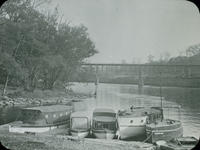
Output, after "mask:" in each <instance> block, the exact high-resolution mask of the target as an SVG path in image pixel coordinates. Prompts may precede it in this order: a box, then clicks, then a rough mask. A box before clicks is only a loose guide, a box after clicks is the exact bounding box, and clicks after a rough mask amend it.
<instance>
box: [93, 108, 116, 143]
mask: <svg viewBox="0 0 200 150" xmlns="http://www.w3.org/2000/svg"><path fill="white" fill-rule="evenodd" d="M117 128H118V126H117V113H116V112H115V111H114V110H113V109H109V108H97V109H95V110H94V111H93V116H92V134H93V135H94V136H95V137H96V138H99V139H113V138H114V137H115V134H116V131H117Z"/></svg>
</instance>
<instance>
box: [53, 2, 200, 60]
mask: <svg viewBox="0 0 200 150" xmlns="http://www.w3.org/2000/svg"><path fill="white" fill-rule="evenodd" d="M56 5H58V9H59V12H60V13H61V14H62V15H63V18H64V19H66V20H68V21H70V22H71V25H80V24H83V25H85V26H86V27H87V28H88V32H89V34H90V37H91V39H92V40H93V41H94V43H95V45H96V48H97V50H98V51H99V54H96V55H95V56H93V57H91V58H90V59H89V60H88V61H89V62H93V63H121V61H122V60H125V61H126V62H128V63H132V62H133V61H135V62H140V63H142V62H145V61H146V60H147V56H148V55H150V54H151V55H154V56H156V58H159V57H160V55H161V54H163V53H166V52H168V53H170V54H171V56H176V55H178V54H180V52H181V51H184V50H185V49H186V48H187V47H188V46H190V45H193V44H198V43H200V14H199V13H198V9H197V7H195V5H193V4H192V3H189V2H186V1H185V0H52V2H51V7H52V6H56Z"/></svg>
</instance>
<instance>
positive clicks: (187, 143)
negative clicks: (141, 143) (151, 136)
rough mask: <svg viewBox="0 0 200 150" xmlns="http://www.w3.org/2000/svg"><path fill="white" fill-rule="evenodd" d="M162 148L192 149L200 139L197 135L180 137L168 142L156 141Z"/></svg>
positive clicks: (169, 149)
mask: <svg viewBox="0 0 200 150" xmlns="http://www.w3.org/2000/svg"><path fill="white" fill-rule="evenodd" d="M156 144H157V145H158V147H159V149H160V150H191V149H193V148H194V147H195V146H197V144H198V139H196V138H195V137H189V136H188V137H180V138H177V139H175V140H172V141H169V142H166V141H158V142H156Z"/></svg>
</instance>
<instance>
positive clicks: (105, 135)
mask: <svg viewBox="0 0 200 150" xmlns="http://www.w3.org/2000/svg"><path fill="white" fill-rule="evenodd" d="M92 133H93V135H94V136H95V137H96V138H98V139H113V138H114V137H115V135H116V133H115V132H114V131H105V130H102V131H97V130H93V131H92Z"/></svg>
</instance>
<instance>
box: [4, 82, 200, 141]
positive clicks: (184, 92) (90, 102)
mask: <svg viewBox="0 0 200 150" xmlns="http://www.w3.org/2000/svg"><path fill="white" fill-rule="evenodd" d="M71 88H72V89H73V91H74V92H79V93H90V94H94V91H95V85H94V83H88V84H87V83H74V85H73V86H72V87H71ZM162 97H164V99H163V107H167V106H169V107H174V106H179V105H180V106H181V108H179V109H178V108H164V117H165V118H171V119H176V120H181V122H182V124H183V132H184V136H194V137H196V138H199V136H200V89H198V88H179V87H162ZM73 104H74V106H75V110H91V111H92V110H93V109H94V108H97V107H107V108H112V109H115V110H116V111H117V110H119V109H128V108H129V107H130V106H131V105H134V106H160V105H161V100H160V88H159V87H154V86H144V87H143V90H142V93H140V94H138V86H137V85H128V84H103V83H100V84H99V85H98V87H97V96H96V98H94V97H92V98H88V99H86V100H83V101H81V102H74V103H73ZM18 111H19V109H18V108H4V109H0V124H4V123H8V122H11V121H14V120H17V114H18Z"/></svg>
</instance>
